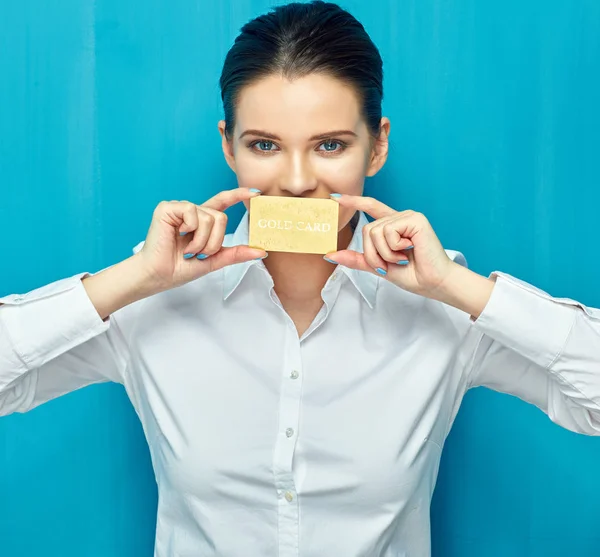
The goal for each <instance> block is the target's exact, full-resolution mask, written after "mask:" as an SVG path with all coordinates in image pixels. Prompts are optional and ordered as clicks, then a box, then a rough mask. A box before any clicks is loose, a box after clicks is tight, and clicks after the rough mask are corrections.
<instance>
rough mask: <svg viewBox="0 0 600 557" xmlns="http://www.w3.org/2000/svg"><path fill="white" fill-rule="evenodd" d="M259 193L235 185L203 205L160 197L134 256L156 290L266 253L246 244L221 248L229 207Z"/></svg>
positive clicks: (261, 256)
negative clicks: (226, 210) (159, 201)
mask: <svg viewBox="0 0 600 557" xmlns="http://www.w3.org/2000/svg"><path fill="white" fill-rule="evenodd" d="M257 195H260V192H258V191H256V190H255V191H251V190H249V189H247V188H236V189H233V190H229V191H223V192H221V193H219V194H217V195H215V196H214V197H213V198H211V199H209V200H208V201H206V203H203V204H202V205H195V204H194V203H190V202H189V201H170V202H167V201H163V202H161V203H159V205H158V206H157V207H156V209H155V211H154V214H153V217H152V222H151V224H150V229H149V230H148V235H147V236H146V241H145V243H144V246H143V248H142V249H141V250H140V251H139V252H138V254H137V256H138V257H139V261H140V262H141V263H142V266H143V269H144V270H145V272H146V273H147V276H148V277H149V280H150V281H152V282H153V283H154V284H155V285H156V287H157V289H158V290H168V289H170V288H175V287H177V286H181V285H183V284H186V283H187V282H190V281H192V280H195V279H197V278H199V277H202V276H204V275H206V274H208V273H210V272H212V271H216V270H217V269H221V268H223V267H226V266H227V265H233V264H234V263H243V262H245V261H251V260H253V259H259V258H264V257H266V255H267V254H266V252H265V251H264V250H261V249H253V248H250V247H248V246H233V247H225V248H224V247H223V239H224V237H225V228H226V226H227V215H226V214H225V213H224V212H223V211H225V209H227V208H228V207H231V206H233V205H235V204H236V203H239V202H240V201H247V200H249V199H251V198H252V197H256V196H257Z"/></svg>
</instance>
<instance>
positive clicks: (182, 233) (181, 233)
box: [179, 232, 187, 236]
mask: <svg viewBox="0 0 600 557" xmlns="http://www.w3.org/2000/svg"><path fill="white" fill-rule="evenodd" d="M186 234H187V232H180V233H179V235H180V236H185V235H186Z"/></svg>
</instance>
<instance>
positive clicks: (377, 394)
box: [0, 214, 600, 557]
mask: <svg viewBox="0 0 600 557" xmlns="http://www.w3.org/2000/svg"><path fill="white" fill-rule="evenodd" d="M366 222H367V221H366V218H365V216H364V215H362V214H361V215H360V220H359V222H358V225H357V227H356V230H355V233H354V236H353V239H352V243H351V245H350V249H355V250H357V251H362V227H363V226H364V225H365V223H366ZM247 240H248V219H247V215H245V216H244V218H243V219H242V222H241V223H240V225H239V227H238V229H237V231H236V232H235V234H233V235H228V236H227V237H226V245H235V244H245V243H247ZM138 249H139V246H138ZM448 254H449V255H450V256H451V257H452V258H453V259H454V260H455V261H458V262H460V263H463V264H465V262H464V258H463V257H462V255H460V254H459V253H457V252H448ZM83 276H86V274H85V273H84V274H81V275H77V276H74V277H71V278H68V279H65V280H62V281H58V282H56V283H53V284H50V285H48V286H45V287H43V288H40V289H37V290H34V291H32V292H30V293H28V294H25V295H21V296H18V295H13V296H7V297H5V298H0V302H2V303H3V304H4V305H2V306H0V415H1V414H9V413H11V412H25V411H27V410H30V409H32V408H34V407H36V406H37V405H39V404H41V403H43V402H45V401H47V400H49V399H52V398H55V397H57V396H59V395H61V394H63V393H67V392H69V391H73V390H75V389H78V388H80V387H83V386H86V385H89V384H92V383H98V382H103V381H116V382H119V383H122V384H123V385H124V387H125V389H126V391H127V394H128V395H129V398H130V400H131V403H132V404H133V406H134V407H135V410H136V412H137V414H138V416H139V418H140V420H141V422H142V425H143V429H144V432H145V435H146V438H147V440H148V443H149V446H150V452H151V457H152V463H153V466H154V471H155V474H156V479H157V484H158V491H159V502H158V520H157V532H156V544H155V556H156V557H197V556H198V555H202V556H204V557H208V556H226V557H238V556H239V557H275V556H279V557H300V556H301V557H323V556H328V557H329V556H342V555H343V556H344V557H392V556H393V557H400V556H404V557H428V556H429V555H430V519H429V511H430V501H431V497H432V493H433V489H434V486H435V482H436V477H437V473H438V466H439V462H440V455H441V451H442V447H443V445H444V441H445V439H446V437H447V435H448V433H449V430H450V428H451V426H452V423H453V421H454V418H455V416H456V413H457V411H458V408H459V406H460V403H461V400H462V398H463V396H464V394H465V392H466V391H467V389H469V388H472V387H476V386H478V385H485V386H488V387H491V388H493V389H496V390H500V391H504V392H507V393H511V394H513V395H516V396H518V397H520V398H522V399H523V400H526V401H528V402H530V403H532V404H535V405H537V406H538V407H539V408H541V409H542V410H543V411H545V412H546V413H547V414H548V415H549V416H550V418H551V419H552V420H553V421H555V422H557V423H559V424H561V425H562V426H564V427H566V428H569V429H571V430H574V431H578V432H581V433H585V434H590V435H600V311H598V310H595V309H591V308H586V307H585V306H583V305H581V304H579V303H578V302H575V301H573V300H568V299H557V298H552V297H550V296H549V295H547V294H545V293H544V292H541V291H540V290H538V289H536V288H534V287H532V286H530V285H528V284H526V283H523V282H521V281H519V280H517V279H515V278H513V277H510V276H508V275H505V274H502V273H496V277H497V281H496V284H495V287H494V290H493V293H492V296H491V299H490V301H489V303H488V304H487V306H486V308H485V310H484V311H483V313H482V314H481V316H480V317H479V318H478V319H477V320H476V321H473V320H471V319H470V316H469V315H467V314H465V313H463V312H461V311H459V310H457V309H454V308H452V307H449V306H446V305H444V304H442V303H440V302H436V301H433V300H429V299H426V298H423V297H420V296H417V295H413V294H410V293H408V292H406V291H403V290H402V289H400V288H398V287H396V286H394V285H393V284H391V283H390V282H388V281H387V280H386V279H385V278H379V277H377V276H375V275H372V274H368V273H364V272H360V271H355V270H351V269H347V268H343V267H341V266H338V267H336V268H335V271H334V272H333V274H332V275H331V277H330V278H329V280H328V281H327V283H326V285H325V287H324V288H323V290H322V298H323V306H322V308H321V310H320V311H319V313H318V315H317V316H316V318H315V319H314V322H313V323H312V324H311V325H310V327H309V328H308V329H307V330H306V332H305V333H304V334H303V335H302V337H301V338H299V337H298V333H297V331H296V328H295V326H294V323H293V322H292V320H291V318H290V317H289V316H288V315H287V314H286V312H285V311H284V309H283V307H282V305H281V303H280V301H279V299H278V297H277V294H276V293H275V291H274V289H273V280H272V278H271V276H270V275H269V273H268V271H267V269H266V268H265V266H264V264H263V262H262V261H253V262H249V263H244V264H239V265H234V266H231V267H227V268H225V269H223V270H220V271H217V272H214V273H212V274H209V275H207V276H205V277H202V278H201V279H198V280H195V281H192V282H191V283H188V284H186V285H184V286H182V287H179V288H176V289H173V290H170V291H167V292H163V293H161V294H158V295H155V296H152V297H150V298H147V299H145V300H142V301H139V302H136V303H134V304H131V305H130V306H128V307H125V308H123V309H121V310H119V311H117V312H116V313H115V314H113V315H112V316H111V318H110V319H108V320H107V321H102V320H101V319H100V317H99V316H98V314H97V312H96V311H95V309H94V307H93V305H92V304H91V302H90V300H89V298H88V296H87V294H86V291H85V289H84V287H83V285H82V282H81V278H82V277H83Z"/></svg>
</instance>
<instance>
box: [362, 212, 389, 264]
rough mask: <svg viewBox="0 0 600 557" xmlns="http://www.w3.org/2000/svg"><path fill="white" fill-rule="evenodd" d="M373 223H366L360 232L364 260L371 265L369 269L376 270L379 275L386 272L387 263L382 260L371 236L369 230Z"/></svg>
mask: <svg viewBox="0 0 600 557" xmlns="http://www.w3.org/2000/svg"><path fill="white" fill-rule="evenodd" d="M372 227H373V225H370V224H367V225H366V226H365V227H364V228H363V230H362V232H363V253H364V256H365V260H366V261H367V263H368V264H369V265H370V266H371V269H373V270H374V271H377V273H379V274H380V275H385V274H386V273H387V263H386V262H385V261H384V260H383V258H382V257H381V255H379V253H378V252H377V248H376V247H375V244H374V243H373V239H372V237H371V230H372Z"/></svg>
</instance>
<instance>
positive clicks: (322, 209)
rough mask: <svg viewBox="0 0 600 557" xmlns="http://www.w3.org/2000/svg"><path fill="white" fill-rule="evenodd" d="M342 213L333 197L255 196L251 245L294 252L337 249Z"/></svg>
mask: <svg viewBox="0 0 600 557" xmlns="http://www.w3.org/2000/svg"><path fill="white" fill-rule="evenodd" d="M338 216H339V204H338V203H337V202H336V201H334V200H333V199H305V198H299V197H276V196H269V195H263V196H258V197H253V198H252V199H251V200H250V237H249V240H248V245H249V246H250V247H252V248H259V249H264V250H265V251H285V252H292V253H319V254H325V253H328V252H331V251H337V239H338Z"/></svg>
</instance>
